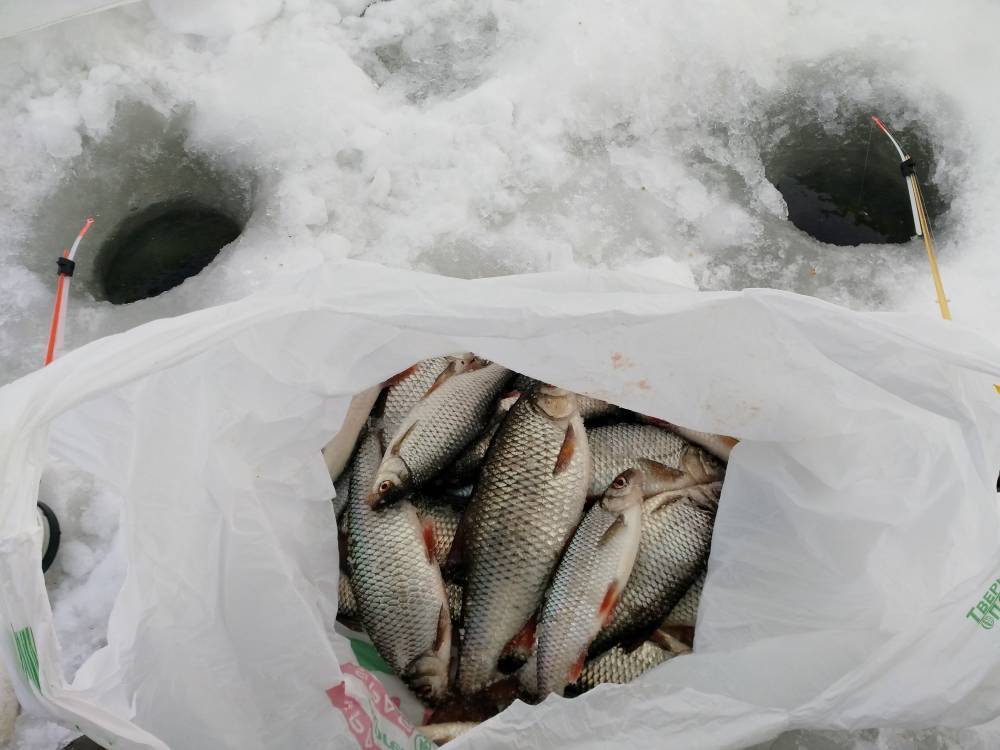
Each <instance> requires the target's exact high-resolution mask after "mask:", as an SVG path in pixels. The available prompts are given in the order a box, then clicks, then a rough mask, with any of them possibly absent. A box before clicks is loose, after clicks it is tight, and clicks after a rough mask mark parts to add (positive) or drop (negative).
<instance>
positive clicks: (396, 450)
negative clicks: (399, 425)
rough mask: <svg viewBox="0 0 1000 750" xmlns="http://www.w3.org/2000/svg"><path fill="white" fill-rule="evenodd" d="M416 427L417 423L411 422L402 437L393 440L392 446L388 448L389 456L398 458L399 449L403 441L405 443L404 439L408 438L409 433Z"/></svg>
mask: <svg viewBox="0 0 1000 750" xmlns="http://www.w3.org/2000/svg"><path fill="white" fill-rule="evenodd" d="M416 426H417V421H416V420H414V421H413V422H411V423H410V426H409V427H407V428H406V432H404V433H403V434H402V435H400V436H399V439H398V440H393V441H392V444H391V445H390V446H389V454H390V455H393V456H398V455H399V451H400V449H401V448H402V446H403V441H405V440H406V438H408V437H409V436H410V433H411V432H413V428H414V427H416Z"/></svg>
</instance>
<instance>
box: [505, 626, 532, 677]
mask: <svg viewBox="0 0 1000 750" xmlns="http://www.w3.org/2000/svg"><path fill="white" fill-rule="evenodd" d="M537 626H538V619H537V616H536V615H532V616H531V619H530V620H528V621H527V622H526V623H525V624H524V627H523V628H521V629H520V630H519V631H518V633H517V635H515V636H514V637H513V638H511V639H510V641H508V642H507V645H506V646H504V647H503V651H501V652H500V658H499V660H498V662H497V668H498V669H499V670H500V671H501V672H503V673H505V674H511V673H513V672H516V671H517V670H518V669H520V668H521V666H522V665H523V664H524V663H525V662H526V661H527V660H528V657H529V656H531V652H532V651H533V650H534V647H535V628H536V627H537Z"/></svg>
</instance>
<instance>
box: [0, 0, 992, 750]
mask: <svg viewBox="0 0 1000 750" xmlns="http://www.w3.org/2000/svg"><path fill="white" fill-rule="evenodd" d="M100 4H101V3H98V2H93V1H92V2H71V1H70V0H60V2H59V3H56V4H53V5H52V6H51V11H50V16H51V17H52V18H54V17H55V16H70V15H73V8H75V7H80V8H83V7H84V6H86V9H88V10H89V9H92V8H95V7H97V6H98V5H100ZM42 7H43V4H38V3H26V2H19V3H16V4H15V5H13V6H12V8H14V10H16V9H17V8H21V11H23V15H22V16H20V17H18V18H15V16H14V15H10V16H8V18H7V21H8V23H11V24H13V23H15V22H16V21H17V20H20V21H22V22H23V23H24V24H26V25H32V26H33V25H38V24H42V23H44V22H45V21H46V20H47V19H46V18H45V17H44V14H42V15H39V11H38V9H39V8H42ZM28 11H30V12H31V13H33V14H35V15H30V14H29V13H28ZM29 22H30V23H29ZM998 25H1000V6H998V5H997V4H996V3H993V2H990V1H989V0H978V1H976V2H968V3H962V4H955V3H950V4H942V3H936V2H931V1H929V0H927V1H925V2H916V3H904V2H902V0H893V2H887V3H871V2H867V1H866V2H861V1H860V0H842V1H841V2H837V3H834V4H830V3H820V2H815V1H813V0H789V2H784V3H769V4H763V3H752V4H751V3H742V4H740V3H723V2H715V1H714V0H709V2H700V3H690V2H687V3H681V2H663V1H662V0H636V2H632V3H629V4H627V5H622V4H617V5H616V4H611V3H607V2H605V1H604V0H469V1H467V2H458V1H457V0H390V1H387V2H378V3H375V4H369V2H367V0H334V1H332V2H331V0H284V2H283V3H282V2H281V0H260V1H259V2H252V1H251V0H213V2H212V3H201V2H189V1H188V0H185V1H184V2H165V1H161V0H154V2H153V3H152V4H151V5H146V4H144V3H136V4H130V5H126V6H124V7H121V8H117V9H115V10H110V11H107V12H104V13H101V14H96V15H87V16H83V17H79V18H75V19H74V20H71V21H68V22H65V23H62V24H59V25H56V26H51V27H48V28H45V29H42V30H39V31H35V32H31V33H28V34H23V35H20V36H17V37H13V38H8V39H4V40H0V153H2V154H3V168H2V169H0V226H2V227H3V230H4V231H3V238H2V242H0V263H2V264H3V267H4V271H5V272H4V273H3V274H0V383H3V382H7V381H9V380H11V379H13V378H15V377H17V376H19V375H21V374H24V373H25V372H28V371H30V370H32V369H34V368H35V367H37V366H38V365H39V363H40V362H41V359H42V351H43V346H44V339H45V334H46V331H47V326H48V319H49V314H50V306H51V297H52V287H53V282H54V275H53V273H52V271H53V263H54V260H55V257H56V255H57V254H58V253H59V252H60V251H61V249H62V247H63V246H64V244H65V243H68V242H69V241H70V240H71V239H72V237H73V236H74V235H75V233H76V231H77V229H78V228H79V226H80V224H81V223H82V221H83V219H84V218H85V217H86V215H87V214H93V215H94V216H95V217H96V218H97V224H95V228H94V231H93V234H92V236H90V237H89V238H88V240H87V241H85V243H84V245H83V246H82V248H81V251H80V255H79V260H80V275H79V278H78V281H79V283H75V284H74V286H73V298H72V302H71V305H72V306H71V311H70V326H69V331H68V332H67V345H68V346H71V347H72V346H78V345H80V344H82V343H85V342H86V341H89V340H92V339H94V338H97V337H99V336H103V335H106V334H108V333H112V332H115V331H119V330H122V329H125V328H128V327H131V326H133V325H136V324H138V323H141V322H143V321H146V320H150V319H153V318H156V317H161V316H170V315H177V314H181V313H184V312H187V311H189V310H193V309H197V308H200V307H204V306H208V305H213V304H217V303H220V302H223V301H225V300H230V299H234V298H237V297H241V296H244V295H245V294H247V293H248V292H251V291H253V290H254V289H256V288H258V287H259V286H260V285H261V284H263V283H265V282H266V281H267V280H269V279H271V278H273V277H275V276H276V275H280V274H281V273H283V272H284V271H285V270H286V269H291V268H301V267H302V266H303V265H305V264H309V263H315V262H319V261H322V260H323V259H324V258H330V257H339V256H344V255H349V256H353V257H361V258H366V259H370V260H376V261H381V262H383V263H387V264H391V265H397V266H407V267H414V268H419V269H422V270H429V271H434V272H438V273H444V274H450V275H455V276H462V277H475V276H483V275H497V274H507V273H515V272H521V271H536V270H548V269H558V268H565V267H571V266H578V265H582V266H594V267H625V266H628V267H636V268H639V269H641V270H642V272H643V273H646V274H648V275H651V276H655V277H657V278H663V279H665V280H668V281H673V282H675V283H682V284H687V285H689V286H698V287H701V288H706V289H728V288H742V287H746V286H772V287H777V288H782V289H790V290H794V291H799V292H803V293H807V294H813V295H816V296H819V297H822V298H824V299H828V300H831V301H834V302H837V303H840V304H845V305H850V306H852V307H856V308H859V309H878V310H908V311H915V312H919V313H921V314H925V315H928V316H935V315H936V314H937V309H936V306H935V304H934V296H933V287H932V285H931V282H930V279H929V277H928V273H927V270H926V259H925V256H924V252H923V247H922V245H921V244H920V243H919V241H912V242H910V243H907V244H902V245H892V246H889V245H865V246H860V247H856V248H853V247H833V246H830V245H824V244H822V243H819V242H817V241H815V240H812V239H811V238H809V237H807V236H806V235H804V234H803V233H802V232H800V231H799V230H798V229H796V228H795V227H794V226H792V225H791V224H790V223H789V222H788V221H787V220H786V218H785V217H786V208H785V204H784V201H783V200H782V198H781V195H780V194H779V193H778V191H777V190H776V189H775V187H774V186H773V185H772V184H770V183H769V182H768V181H767V179H766V177H765V169H764V165H765V161H766V159H767V158H768V155H769V154H772V153H773V149H774V148H775V146H776V144H778V143H779V142H780V141H781V139H782V137H784V136H785V135H787V133H788V129H789V128H790V127H792V126H793V125H794V124H795V123H803V122H805V123H810V122H812V123H816V124H817V125H818V126H820V127H822V128H824V129H825V130H826V131H828V132H832V133H850V132H851V131H852V128H853V123H855V122H856V119H857V118H858V117H864V116H865V115H866V114H868V113H869V112H877V113H878V114H880V115H881V116H882V117H883V118H885V119H886V120H887V121H888V122H889V124H890V126H895V127H897V128H902V127H905V126H912V127H918V128H919V129H920V130H921V132H922V133H924V134H925V135H926V138H927V139H928V140H929V142H930V143H931V144H932V146H933V151H934V155H935V160H934V163H933V164H932V165H929V166H930V178H931V180H932V181H933V182H934V183H935V185H936V186H937V189H938V191H939V192H940V194H941V196H942V200H943V202H944V203H945V204H946V205H947V206H948V209H947V210H946V212H945V213H944V214H943V215H942V216H940V217H939V218H938V220H937V223H936V226H935V229H936V230H937V231H936V236H937V240H938V249H939V256H940V262H941V269H942V274H943V277H944V282H945V287H946V289H947V291H948V294H949V297H950V299H951V304H952V310H953V314H954V317H955V319H956V321H959V322H960V323H962V324H964V325H968V326H972V327H975V328H978V329H980V330H982V331H983V332H985V333H987V334H988V335H991V336H997V334H996V331H997V330H1000V328H998V326H997V321H998V319H1000V294H998V293H997V291H996V289H995V288H994V285H993V284H992V283H991V281H992V280H996V279H1000V253H997V251H996V248H997V247H998V246H1000V223H998V222H997V220H996V209H995V206H996V205H997V204H998V200H1000V182H998V174H1000V171H998V166H1000V136H998V135H997V134H996V132H997V131H996V128H995V123H996V122H997V121H998V118H1000V99H998V98H997V97H996V96H995V95H994V92H995V77H996V71H997V69H998V62H1000V60H998V58H1000V53H998V51H997V49H996V45H995V39H994V36H995V29H996V28H997V27H998ZM845 137H846V136H845ZM883 145H884V144H883ZM899 189H900V190H904V189H905V188H904V186H903V183H902V181H900V182H899ZM164 193H167V194H171V195H174V196H175V195H176V194H178V193H184V194H196V195H198V196H204V195H212V196H214V200H216V201H218V203H219V204H220V205H224V206H225V207H226V210H227V211H231V212H235V213H239V214H241V220H245V221H246V226H245V229H244V232H243V234H242V236H241V237H240V238H239V239H237V240H236V241H235V242H234V243H232V244H231V245H230V246H228V247H227V248H226V249H225V250H223V252H222V253H221V254H220V255H219V256H218V258H217V259H216V260H215V261H214V262H213V263H212V264H211V265H209V266H208V268H206V269H205V270H204V271H202V272H201V273H200V274H198V275H197V276H196V277H193V278H191V279H189V280H187V281H186V282H185V283H183V284H182V285H180V286H178V287H176V288H174V289H172V290H170V291H168V292H166V293H164V294H162V295H160V296H158V297H155V298H152V299H148V300H144V301H141V302H137V303H134V304H130V305H121V306H114V305H111V304H110V303H108V302H103V301H100V300H99V299H98V296H99V295H97V296H95V295H96V294H97V289H96V287H95V285H94V282H93V279H92V276H91V277H89V278H88V273H91V274H92V266H91V267H90V269H89V270H88V263H92V262H93V260H94V258H95V257H96V253H97V250H98V247H99V245H100V241H101V238H102V237H104V236H107V233H108V232H110V231H111V230H112V229H113V227H114V225H115V224H116V223H117V222H118V221H119V220H120V219H121V218H123V217H124V216H126V215H127V214H128V213H129V212H130V211H132V210H139V209H141V208H143V207H144V206H145V205H148V204H149V203H150V202H152V201H153V200H155V199H156V198H158V197H160V196H161V195H162V194H164ZM171 195H168V196H167V197H171ZM42 491H43V495H44V497H45V499H46V500H47V501H48V502H49V503H50V504H52V505H53V507H55V508H56V510H57V513H59V516H60V519H62V520H63V524H64V539H65V540H66V547H65V548H64V550H63V555H62V557H61V559H60V561H59V562H58V563H57V565H56V567H55V568H54V569H53V570H52V571H51V572H50V573H49V576H48V577H49V584H50V593H51V597H52V601H53V606H54V610H55V614H56V620H57V625H58V628H59V635H60V638H61V639H62V642H63V644H64V653H63V658H64V664H65V668H66V670H67V673H70V674H71V673H73V672H74V671H75V670H76V668H77V667H78V666H79V665H80V663H82V661H83V659H85V658H86V657H87V655H88V654H89V653H91V652H92V651H93V650H94V649H96V648H98V647H99V646H100V645H101V643H102V639H103V628H104V627H105V623H106V620H107V614H108V611H109V610H110V607H111V604H112V601H113V598H114V596H115V592H116V591H117V590H118V587H119V585H120V583H121V580H122V576H123V574H124V571H123V569H122V562H121V561H122V555H121V550H120V548H119V546H118V542H117V541H116V529H117V508H118V502H117V500H116V499H115V498H114V495H113V492H111V490H109V489H108V488H102V487H97V486H94V485H93V482H92V481H91V480H89V479H88V478H86V477H80V476H78V475H77V474H75V473H74V472H73V471H72V469H70V468H69V467H60V466H54V467H52V468H51V469H50V471H49V472H48V473H47V475H46V479H45V482H44V483H43V487H42ZM66 736H67V735H66V733H65V732H64V731H63V730H62V729H60V728H58V727H54V726H52V725H48V724H45V723H44V722H41V721H40V720H38V719H34V718H30V717H22V719H21V720H20V721H19V724H18V737H17V739H16V741H15V745H14V747H18V748H24V749H25V750H29V749H30V750H35V749H38V750H41V749H42V748H44V749H45V750H49V749H50V748H54V747H56V746H57V744H58V743H59V742H60V741H61V740H62V739H64V738H65V737H66ZM998 739H1000V728H998V727H989V728H985V729H982V730H941V731H936V730H935V731H895V730H882V731H879V730H872V731H868V732H862V733H857V734H848V733H837V732H824V733H807V734H803V733H798V732H795V733H790V734H788V735H785V736H784V737H782V738H780V739H779V740H776V741H775V742H774V743H771V744H770V745H767V746H766V747H771V748H774V750H792V748H819V749H821V750H822V749H823V748H827V747H829V748H854V749H855V750H869V749H870V748H872V749H873V748H892V749H893V750H910V749H911V748H914V749H916V748H921V749H925V750H930V749H931V748H957V747H983V748H986V747H996V746H997V744H998V742H997V740H998Z"/></svg>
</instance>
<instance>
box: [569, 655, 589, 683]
mask: <svg viewBox="0 0 1000 750" xmlns="http://www.w3.org/2000/svg"><path fill="white" fill-rule="evenodd" d="M586 662H587V649H586V648H584V649H583V651H581V652H580V655H579V656H578V657H577V658H576V661H575V662H573V666H572V667H570V668H569V673H568V674H567V675H566V683H567V684H568V685H572V684H573V683H574V682H576V681H577V680H579V679H580V675H581V674H583V665H584V664H585V663H586Z"/></svg>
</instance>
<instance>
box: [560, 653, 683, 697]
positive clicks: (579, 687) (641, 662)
mask: <svg viewBox="0 0 1000 750" xmlns="http://www.w3.org/2000/svg"><path fill="white" fill-rule="evenodd" d="M676 655H677V654H675V653H673V652H672V651H669V650H668V649H665V648H661V647H660V646H658V645H657V644H655V643H653V642H652V641H643V642H642V643H641V644H640V645H639V646H638V647H636V648H634V649H632V650H631V651H627V650H626V649H625V648H624V647H622V646H614V647H612V648H610V649H608V650H607V651H605V652H604V653H602V654H600V655H599V656H596V657H594V658H593V659H591V660H590V661H588V662H587V663H586V664H585V665H584V667H583V671H582V672H581V673H580V678H579V679H578V680H577V681H576V683H575V684H574V686H573V687H574V692H576V693H582V692H585V691H587V690H591V689H593V688H594V687H596V686H598V685H602V684H605V683H612V684H616V685H624V684H626V683H628V682H632V681H633V680H636V679H638V678H639V677H641V676H642V675H643V674H644V673H646V672H648V671H649V670H650V669H652V668H653V667H655V666H658V665H660V664H663V662H665V661H667V660H668V659H672V658H673V657H674V656H676Z"/></svg>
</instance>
